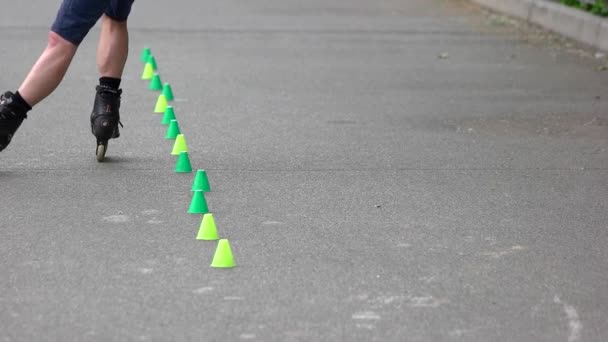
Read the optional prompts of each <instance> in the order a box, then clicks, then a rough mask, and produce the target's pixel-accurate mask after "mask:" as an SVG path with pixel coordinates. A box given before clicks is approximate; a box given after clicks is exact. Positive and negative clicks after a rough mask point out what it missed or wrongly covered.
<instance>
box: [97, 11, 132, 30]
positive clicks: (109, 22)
mask: <svg viewBox="0 0 608 342" xmlns="http://www.w3.org/2000/svg"><path fill="white" fill-rule="evenodd" d="M101 24H102V26H103V27H105V28H108V29H110V30H111V31H114V30H126V29H127V21H126V20H122V21H120V20H116V19H114V18H112V17H109V16H108V15H106V14H104V15H103V16H102V17H101Z"/></svg>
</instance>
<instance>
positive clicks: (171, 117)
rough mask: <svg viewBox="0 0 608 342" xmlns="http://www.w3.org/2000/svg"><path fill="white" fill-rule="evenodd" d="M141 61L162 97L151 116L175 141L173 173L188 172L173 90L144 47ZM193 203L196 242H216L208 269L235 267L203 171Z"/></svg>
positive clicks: (189, 166) (195, 183)
mask: <svg viewBox="0 0 608 342" xmlns="http://www.w3.org/2000/svg"><path fill="white" fill-rule="evenodd" d="M141 61H142V62H143V63H145V66H144V71H143V73H142V76H141V79H142V80H149V81H150V85H149V87H148V88H149V89H150V90H155V91H161V94H160V95H159V96H158V99H157V100H156V105H155V106H154V113H162V114H163V117H162V120H161V124H162V125H165V126H167V133H166V134H165V139H168V140H175V142H174V143H173V149H172V150H171V155H174V156H177V162H176V163H175V172H176V173H191V172H192V164H191V163H190V158H189V156H188V144H187V143H186V138H185V136H184V134H182V133H181V131H180V128H179V125H178V123H177V118H176V117H175V111H174V109H173V106H171V105H170V104H169V103H170V102H171V101H173V100H174V99H175V98H174V96H173V89H172V88H171V85H170V84H169V83H165V84H163V83H162V82H161V79H160V75H159V74H158V64H157V63H156V59H155V58H154V56H153V55H152V53H151V51H150V49H149V48H144V50H143V51H142V54H141ZM191 191H192V200H191V202H190V207H189V208H188V213H189V214H202V215H203V217H202V220H201V224H200V226H199V230H198V234H197V236H196V239H197V240H205V241H216V240H219V241H218V244H217V248H216V250H215V254H214V256H213V261H212V262H211V267H220V268H230V267H234V266H236V263H235V262H234V257H233V255H232V250H231V248H230V243H229V242H228V240H227V239H220V238H219V234H218V232H217V227H216V225H215V219H214V218H213V214H212V213H210V212H209V207H208V205H207V200H206V199H205V192H210V191H211V186H210V184H209V179H208V177H207V172H206V171H205V170H197V171H196V175H195V177H194V181H193V184H192V189H191Z"/></svg>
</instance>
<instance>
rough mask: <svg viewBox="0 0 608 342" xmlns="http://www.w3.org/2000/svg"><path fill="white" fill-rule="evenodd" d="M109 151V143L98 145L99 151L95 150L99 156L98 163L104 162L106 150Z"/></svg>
mask: <svg viewBox="0 0 608 342" xmlns="http://www.w3.org/2000/svg"><path fill="white" fill-rule="evenodd" d="M107 149H108V143H105V144H99V145H97V149H96V150H95V154H96V155H97V161H98V162H102V161H103V159H104V158H105V157H106V150H107Z"/></svg>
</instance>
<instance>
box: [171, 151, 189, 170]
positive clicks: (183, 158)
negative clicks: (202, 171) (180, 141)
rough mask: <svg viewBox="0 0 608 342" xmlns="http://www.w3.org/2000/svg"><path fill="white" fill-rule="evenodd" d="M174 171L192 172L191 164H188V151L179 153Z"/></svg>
mask: <svg viewBox="0 0 608 342" xmlns="http://www.w3.org/2000/svg"><path fill="white" fill-rule="evenodd" d="M175 172H177V173H188V172H192V165H191V164H190V158H188V152H182V153H180V154H179V157H177V163H175Z"/></svg>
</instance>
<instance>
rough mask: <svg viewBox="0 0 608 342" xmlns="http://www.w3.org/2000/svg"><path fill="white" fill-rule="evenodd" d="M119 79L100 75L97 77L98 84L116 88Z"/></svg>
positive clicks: (118, 85) (118, 84)
mask: <svg viewBox="0 0 608 342" xmlns="http://www.w3.org/2000/svg"><path fill="white" fill-rule="evenodd" d="M120 81H121V80H120V78H114V77H101V78H100V79H99V85H101V86H104V87H108V88H111V89H116V90H118V87H120Z"/></svg>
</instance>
